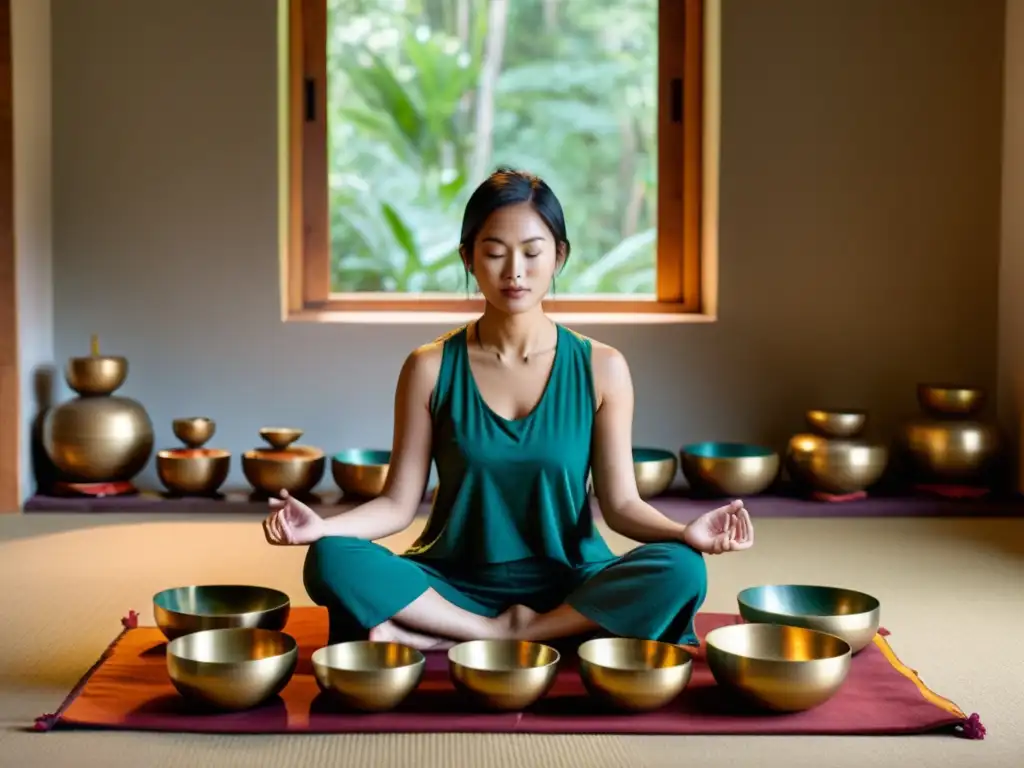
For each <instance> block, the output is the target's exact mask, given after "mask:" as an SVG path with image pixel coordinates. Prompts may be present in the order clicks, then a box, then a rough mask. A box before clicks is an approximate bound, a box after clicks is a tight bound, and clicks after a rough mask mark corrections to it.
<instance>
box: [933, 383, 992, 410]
mask: <svg viewBox="0 0 1024 768" xmlns="http://www.w3.org/2000/svg"><path fill="white" fill-rule="evenodd" d="M986 399H987V398H986V395H985V390H983V389H980V388H979V387H965V386H959V385H956V384H918V385H917V402H918V404H919V405H920V406H921V408H922V409H923V410H924V411H925V412H926V413H929V414H932V415H934V416H940V417H941V416H960V417H963V416H973V415H974V414H976V413H977V412H978V411H980V410H981V409H982V408H984V407H985V402H986Z"/></svg>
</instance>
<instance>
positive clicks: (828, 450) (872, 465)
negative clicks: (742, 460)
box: [786, 434, 889, 494]
mask: <svg viewBox="0 0 1024 768" xmlns="http://www.w3.org/2000/svg"><path fill="white" fill-rule="evenodd" d="M888 462H889V450H888V448H886V447H885V446H884V445H872V444H871V443H867V442H864V441H861V440H839V439H830V438H827V437H820V436H818V435H808V434H803V435H795V436H794V437H793V438H792V439H791V440H790V441H789V448H788V450H787V451H786V468H787V469H788V470H789V474H790V477H792V478H793V480H794V481H796V482H797V483H799V484H800V485H803V486H806V487H808V488H811V489H813V490H815V491H819V492H821V493H831V494H844V493H855V492H857V491H863V490H864V489H866V488H869V487H871V486H872V485H874V484H875V483H877V482H878V480H879V479H880V478H881V477H882V474H883V473H884V472H885V468H886V465H887V464H888Z"/></svg>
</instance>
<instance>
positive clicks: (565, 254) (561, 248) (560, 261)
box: [555, 243, 569, 274]
mask: <svg viewBox="0 0 1024 768" xmlns="http://www.w3.org/2000/svg"><path fill="white" fill-rule="evenodd" d="M568 258H569V249H568V248H567V247H566V245H565V243H559V244H558V247H557V248H556V250H555V273H556V274H557V273H558V272H561V271H562V269H563V268H564V267H565V262H566V260H567V259H568Z"/></svg>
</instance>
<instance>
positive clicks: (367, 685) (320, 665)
mask: <svg viewBox="0 0 1024 768" xmlns="http://www.w3.org/2000/svg"><path fill="white" fill-rule="evenodd" d="M312 661H313V674H314V675H315V676H316V682H317V685H319V686H320V690H322V691H325V692H327V693H328V694H330V695H331V696H333V697H334V698H335V699H337V700H338V701H340V702H341V703H342V704H343V705H345V706H347V707H349V708H351V709H357V710H361V711H363V712H385V711H387V710H389V709H394V708H395V707H397V706H398V705H399V704H401V703H402V701H404V700H405V698H406V697H407V696H408V695H409V694H410V693H412V692H413V691H414V690H415V689H416V686H417V685H419V684H420V680H422V679H423V670H424V669H425V668H426V663H427V662H426V658H425V657H424V656H423V654H422V653H420V652H419V651H417V650H416V649H415V648H410V647H409V646H407V645H400V644H399V643H382V642H373V641H368V640H357V641H352V642H346V643H337V644H335V645H328V646H327V647H325V648H318V649H317V650H316V651H314V652H313V658H312Z"/></svg>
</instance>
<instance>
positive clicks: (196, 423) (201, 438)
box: [171, 416, 217, 448]
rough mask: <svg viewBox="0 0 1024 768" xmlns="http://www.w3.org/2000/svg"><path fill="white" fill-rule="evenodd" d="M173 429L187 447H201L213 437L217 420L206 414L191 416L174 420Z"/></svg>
mask: <svg viewBox="0 0 1024 768" xmlns="http://www.w3.org/2000/svg"><path fill="white" fill-rule="evenodd" d="M171 430H172V431H173V432H174V436H175V437H176V438H178V439H179V440H181V442H183V443H184V444H185V447H186V448H199V447H200V446H202V445H204V444H205V443H207V442H209V440H210V438H211V437H213V433H214V432H216V431H217V422H215V421H214V420H213V419H208V418H206V417H205V416H189V417H187V418H181V419H175V420H174V421H172V422H171Z"/></svg>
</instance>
